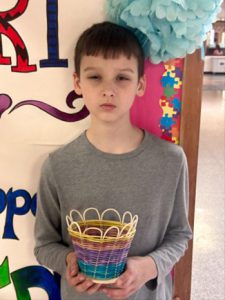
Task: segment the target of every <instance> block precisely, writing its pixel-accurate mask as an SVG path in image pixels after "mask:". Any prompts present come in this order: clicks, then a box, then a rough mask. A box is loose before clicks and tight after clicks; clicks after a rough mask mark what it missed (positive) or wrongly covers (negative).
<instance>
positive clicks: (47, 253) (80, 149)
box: [34, 132, 192, 300]
mask: <svg viewBox="0 0 225 300" xmlns="http://www.w3.org/2000/svg"><path fill="white" fill-rule="evenodd" d="M88 207H96V208H97V209H98V210H99V211H103V210H105V209H107V208H115V209H117V210H118V211H119V212H120V213H121V214H122V213H124V212H125V211H126V210H129V211H130V212H131V213H132V214H137V215H138V216H139V221H138V226H137V232H136V235H135V238H134V240H133V242H132V245H131V248H130V251H129V256H146V255H150V256H151V257H152V258H153V259H154V261H155V263H156V265H157V269H158V277H157V279H155V280H151V281H149V282H148V283H147V284H145V285H144V286H143V287H142V288H141V289H140V290H139V291H137V292H136V293H135V294H134V295H133V296H131V297H129V300H134V299H136V300H171V299H172V278H171V274H170V272H171V270H172V268H173V266H174V264H175V263H176V262H177V261H178V260H179V259H180V257H181V256H183V255H184V252H185V250H186V249H187V245H188V240H189V239H191V237H192V234H191V229H190V226H189V223H188V219H187V214H188V175H187V163H186V158H185V155H184V152H183V150H182V148H181V147H180V146H177V145H174V144H172V143H169V142H166V141H164V140H161V139H159V138H157V137H155V136H153V135H150V134H148V133H147V132H145V136H144V139H143V141H142V143H141V144H140V145H139V147H138V148H137V149H135V150H133V151H131V152H129V153H124V154H110V153H105V152H102V151H100V150H98V149H97V148H95V147H94V146H93V145H92V144H91V143H90V142H89V141H88V139H87V138H86V134H85V133H83V134H81V135H80V136H79V137H78V138H77V139H75V140H74V141H73V142H71V143H69V144H67V145H66V146H63V147H61V148H60V149H58V150H56V151H55V152H53V153H52V154H50V155H49V157H48V159H47V160H46V161H45V163H44V165H43V168H42V174H41V179H40V186H39V192H38V208H37V215H36V224H35V239H36V245H35V250H34V253H35V256H36V258H37V260H38V262H39V263H40V264H43V265H45V266H46V267H48V268H50V269H52V270H54V271H56V272H58V273H59V274H60V275H61V276H62V277H61V296H62V300H73V299H74V300H86V299H88V300H103V299H108V298H107V297H106V296H105V295H104V294H100V293H97V294H95V295H92V296H89V295H86V294H79V293H76V292H75V290H74V289H72V288H71V287H69V285H68V284H67V281H66V279H65V270H66V256H67V254H68V253H69V252H70V251H71V249H72V244H71V240H70V237H69V235H68V233H67V225H66V215H68V214H69V212H70V210H71V209H78V210H79V211H81V212H83V211H84V210H85V209H86V208H88Z"/></svg>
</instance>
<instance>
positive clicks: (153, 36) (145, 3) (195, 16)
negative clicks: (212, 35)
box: [106, 0, 222, 63]
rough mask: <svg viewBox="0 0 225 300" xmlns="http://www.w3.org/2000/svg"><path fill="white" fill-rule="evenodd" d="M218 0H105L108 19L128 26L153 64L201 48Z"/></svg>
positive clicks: (216, 8)
mask: <svg viewBox="0 0 225 300" xmlns="http://www.w3.org/2000/svg"><path fill="white" fill-rule="evenodd" d="M221 3H222V0H123V1H120V0H106V15H107V18H108V20H109V21H112V22H114V23H117V24H119V25H121V26H124V27H128V28H130V29H131V30H132V31H133V32H134V33H135V34H136V36H137V37H138V39H139V41H140V43H141V45H142V47H143V49H144V52H145V56H146V57H147V58H150V60H151V61H152V62H153V63H159V62H162V61H167V60H169V59H173V58H182V57H185V56H186V54H190V53H193V52H194V51H195V50H196V49H198V48H201V47H202V45H203V41H204V40H206V38H207V32H208V31H209V30H210V29H211V28H212V23H213V22H214V21H215V20H216V16H217V14H218V12H219V11H220V9H221V7H220V5H221Z"/></svg>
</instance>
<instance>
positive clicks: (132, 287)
mask: <svg viewBox="0 0 225 300" xmlns="http://www.w3.org/2000/svg"><path fill="white" fill-rule="evenodd" d="M156 277H157V268H156V265H155V262H154V260H153V259H152V258H151V257H149V256H147V257H129V258H128V260H127V266H126V270H125V272H124V273H123V274H122V275H121V276H120V277H119V278H118V279H117V281H116V282H115V283H114V284H112V285H111V286H110V287H109V288H107V287H102V288H101V291H102V292H103V293H105V294H106V295H107V296H108V297H109V298H111V299H114V300H122V299H126V298H128V297H129V296H131V295H132V294H134V293H135V292H136V291H137V290H139V289H140V288H141V287H142V286H143V285H144V284H145V283H146V282H147V281H149V280H151V279H153V278H156Z"/></svg>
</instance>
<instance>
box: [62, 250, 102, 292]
mask: <svg viewBox="0 0 225 300" xmlns="http://www.w3.org/2000/svg"><path fill="white" fill-rule="evenodd" d="M66 262H67V268H66V279H67V282H68V283H69V285H70V286H71V287H73V288H74V289H75V290H76V292H78V293H83V292H86V293H88V294H89V295H92V294H94V293H96V292H97V291H98V290H99V288H100V287H101V285H100V284H95V283H94V282H92V281H91V279H89V278H87V277H85V275H83V274H81V273H79V267H78V265H77V259H76V255H75V253H74V252H70V253H69V254H68V255H67V258H66Z"/></svg>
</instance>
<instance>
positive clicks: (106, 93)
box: [103, 89, 115, 97]
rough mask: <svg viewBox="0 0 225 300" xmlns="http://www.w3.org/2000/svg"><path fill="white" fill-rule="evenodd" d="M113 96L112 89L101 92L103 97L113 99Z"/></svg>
mask: <svg viewBox="0 0 225 300" xmlns="http://www.w3.org/2000/svg"><path fill="white" fill-rule="evenodd" d="M114 95H115V93H114V91H113V90H112V89H105V90H104V91H103V96H104V97H113V96H114Z"/></svg>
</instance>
